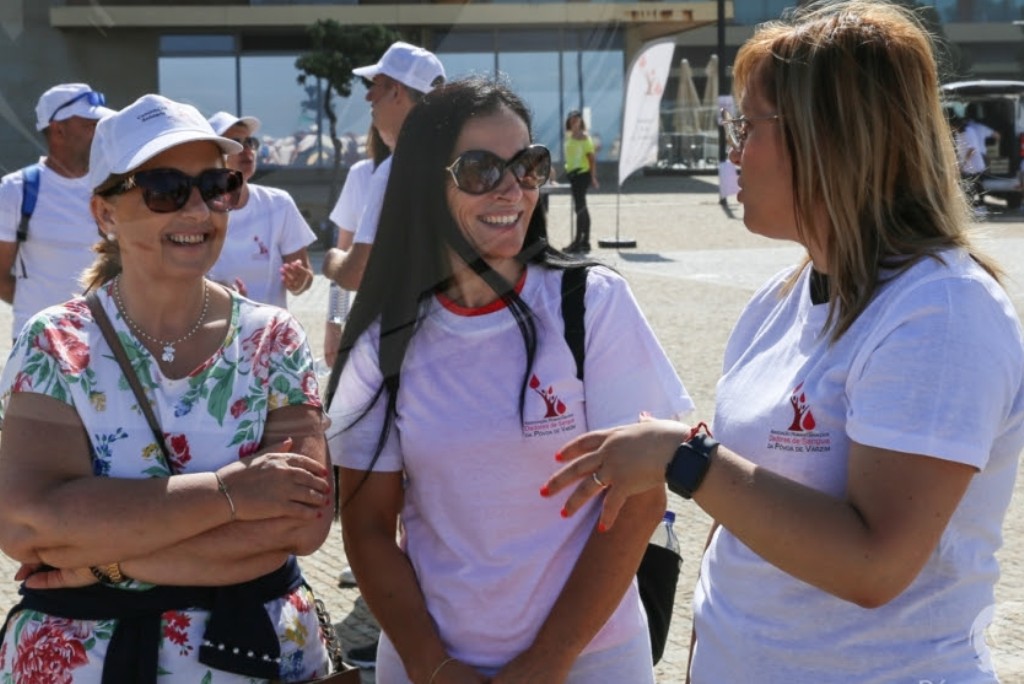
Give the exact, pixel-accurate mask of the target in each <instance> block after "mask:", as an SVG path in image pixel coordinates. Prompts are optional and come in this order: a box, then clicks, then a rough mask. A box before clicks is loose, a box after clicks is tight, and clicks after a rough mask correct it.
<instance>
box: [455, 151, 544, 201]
mask: <svg viewBox="0 0 1024 684" xmlns="http://www.w3.org/2000/svg"><path fill="white" fill-rule="evenodd" d="M445 170H446V171H448V173H450V174H452V180H454V181H455V187H457V188H458V189H459V190H461V191H462V192H465V193H467V194H470V195H483V194H485V193H488V192H491V191H492V190H494V189H495V188H496V187H498V186H499V185H500V184H501V179H502V178H504V177H505V171H511V172H512V176H513V177H514V178H515V179H516V182H517V183H519V186H520V187H521V188H523V189H524V190H536V189H537V188H539V187H540V186H542V185H544V184H545V183H547V182H548V177H549V176H550V175H551V153H550V152H549V151H548V148H546V147H544V146H543V145H530V146H529V147H527V148H526V149H524V150H521V151H520V152H519V153H518V154H516V155H515V156H514V157H512V158H511V159H509V160H508V161H505V160H504V159H502V158H501V157H499V156H498V155H496V154H494V153H493V152H488V151H487V150H469V151H468V152H463V153H462V154H460V155H459V156H458V157H457V158H456V159H455V161H453V162H452V163H451V166H448V167H447V168H446V169H445Z"/></svg>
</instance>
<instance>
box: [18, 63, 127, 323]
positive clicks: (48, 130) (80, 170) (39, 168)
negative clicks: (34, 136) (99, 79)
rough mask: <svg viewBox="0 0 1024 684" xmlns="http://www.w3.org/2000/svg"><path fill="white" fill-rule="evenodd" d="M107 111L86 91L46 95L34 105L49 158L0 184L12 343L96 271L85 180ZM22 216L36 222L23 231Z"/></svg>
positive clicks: (77, 87)
mask: <svg viewBox="0 0 1024 684" xmlns="http://www.w3.org/2000/svg"><path fill="white" fill-rule="evenodd" d="M104 104H106V97H104V95H103V93H100V92H97V91H95V90H93V89H92V87H90V86H89V85H88V84H86V83H62V84H60V85H56V86H54V87H52V88H50V89H49V90H47V91H46V92H45V93H43V94H42V96H41V97H40V98H39V102H38V103H37V104H36V130H37V131H40V132H41V133H42V135H43V137H44V138H45V139H46V150H47V152H46V156H44V157H41V158H40V159H39V163H38V164H36V165H34V166H32V167H26V168H25V169H22V170H19V171H15V172H13V173H9V174H7V175H6V176H4V177H3V179H2V180H0V299H3V301H5V302H7V303H8V304H12V305H13V306H14V324H13V328H12V330H11V338H14V337H17V335H18V332H19V331H20V330H21V328H22V326H23V325H24V324H25V321H27V320H28V319H29V317H30V316H32V314H34V313H36V312H37V311H41V310H43V309H45V308H46V307H48V306H53V305H54V304H60V303H61V302H63V301H66V300H67V299H69V298H71V297H72V296H73V295H75V294H76V293H78V292H80V289H79V288H78V279H79V277H80V276H81V274H82V271H83V270H85V269H86V268H87V267H88V266H89V264H91V263H92V259H93V253H92V249H91V248H92V245H93V243H94V242H95V241H96V224H95V223H94V222H93V220H92V216H91V215H90V214H89V198H90V197H91V196H92V188H90V187H88V183H87V182H86V173H87V172H88V171H89V146H90V145H91V144H92V136H93V131H95V130H96V122H97V121H99V120H100V119H102V118H103V117H104V116H107V115H108V114H112V113H113V110H111V109H107V108H106V107H104V106H103V105H104ZM32 169H34V170H32ZM32 188H34V189H35V192H36V193H37V194H36V195H35V208H34V210H33V211H31V212H28V208H29V207H28V206H26V204H29V205H30V204H31V202H32V200H31V199H30V198H29V195H30V194H31V193H32V192H33V190H32ZM23 213H29V214H30V216H29V218H28V220H27V221H25V222H24V223H23V220H24V218H25V217H24V215H23ZM22 231H25V232H24V234H22Z"/></svg>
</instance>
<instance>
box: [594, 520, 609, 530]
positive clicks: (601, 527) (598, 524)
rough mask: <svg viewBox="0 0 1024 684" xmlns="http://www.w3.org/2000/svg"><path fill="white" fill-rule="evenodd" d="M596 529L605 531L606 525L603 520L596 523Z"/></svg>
mask: <svg viewBox="0 0 1024 684" xmlns="http://www.w3.org/2000/svg"><path fill="white" fill-rule="evenodd" d="M597 531H598V532H607V531H608V526H607V525H605V524H604V523H603V522H601V523H597Z"/></svg>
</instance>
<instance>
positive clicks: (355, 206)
mask: <svg viewBox="0 0 1024 684" xmlns="http://www.w3.org/2000/svg"><path fill="white" fill-rule="evenodd" d="M372 176H373V160H372V159H363V160H361V161H357V162H356V163H355V164H353V165H352V168H350V169H349V170H348V175H347V176H346V177H345V185H344V186H342V188H341V195H339V196H338V201H337V202H335V204H334V209H332V210H331V214H330V216H329V218H330V219H331V221H333V222H334V225H336V226H338V228H340V229H342V230H347V231H348V232H350V233H355V232H356V229H357V228H358V227H359V218H360V217H361V216H362V215H363V209H364V208H365V207H366V201H367V198H368V193H369V189H370V178H371V177H372Z"/></svg>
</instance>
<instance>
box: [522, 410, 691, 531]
mask: <svg viewBox="0 0 1024 684" xmlns="http://www.w3.org/2000/svg"><path fill="white" fill-rule="evenodd" d="M688 433H689V429H688V428H687V426H685V425H683V424H682V423H679V422H676V421H674V420H651V419H649V418H647V417H646V416H641V419H640V422H639V423H636V424H633V425H627V426H624V427H619V428H612V429H610V430H597V431H595V432H588V433H587V434H585V435H581V436H580V437H577V438H576V439H574V440H572V441H571V442H569V443H568V444H566V445H565V446H564V447H562V450H561V451H560V452H559V453H558V454H556V456H555V458H556V459H557V460H560V461H572V463H570V464H569V465H567V466H565V467H564V468H562V469H561V470H559V471H558V472H557V473H555V474H554V475H552V476H551V478H550V479H549V480H548V481H547V482H546V483H545V484H544V485H543V486H542V487H541V489H540V491H541V496H552V495H554V494H557V493H558V492H559V491H561V490H563V489H565V488H566V487H568V486H569V485H571V484H572V483H574V482H576V481H578V480H582V481H581V482H580V483H579V484H578V485H577V486H576V490H575V491H574V492H573V493H572V495H570V496H569V498H568V500H567V501H566V502H565V509H564V514H565V515H567V516H568V515H572V514H573V513H575V512H576V511H577V510H579V509H580V508H581V507H582V506H583V504H585V503H586V502H587V501H588V500H590V499H591V498H593V497H595V496H597V495H598V494H600V493H601V492H604V491H605V490H607V492H606V494H605V497H604V505H603V507H602V509H601V521H600V527H599V528H600V529H605V530H608V529H611V527H612V525H613V524H615V519H616V518H617V517H618V515H619V511H620V510H622V506H623V504H625V503H626V500H627V499H629V497H631V496H634V495H636V494H640V493H642V492H646V491H648V490H650V489H653V488H655V487H664V486H665V468H666V467H667V466H668V463H669V461H671V460H672V456H673V454H674V453H675V450H676V447H678V446H679V443H680V442H681V441H682V439H683V437H684V436H685V435H686V434H688ZM595 474H596V475H597V477H596V478H595V477H594V475H595ZM602 485H603V486H602Z"/></svg>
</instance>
